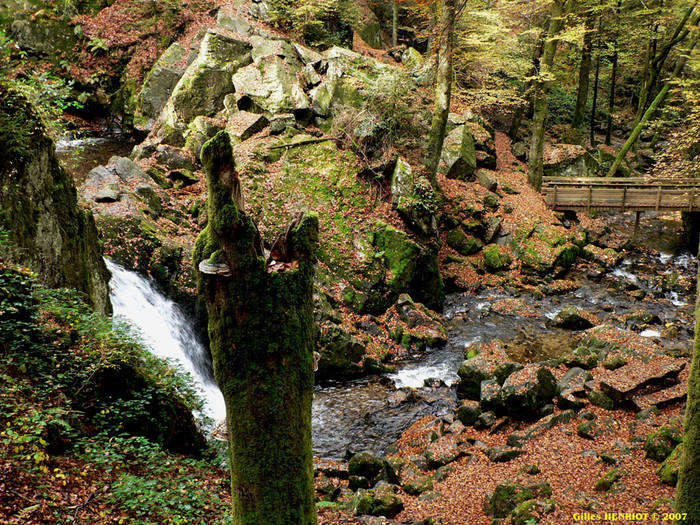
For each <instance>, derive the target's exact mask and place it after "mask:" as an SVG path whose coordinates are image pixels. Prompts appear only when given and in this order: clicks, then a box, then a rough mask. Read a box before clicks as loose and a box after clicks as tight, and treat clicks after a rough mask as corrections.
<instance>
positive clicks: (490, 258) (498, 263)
mask: <svg viewBox="0 0 700 525" xmlns="http://www.w3.org/2000/svg"><path fill="white" fill-rule="evenodd" d="M482 253H483V256H484V267H485V268H486V270H487V271H489V272H497V271H499V270H505V269H507V268H508V267H509V266H510V263H511V257H510V255H509V254H508V253H507V251H506V250H505V248H503V247H502V246H498V245H496V244H491V245H489V246H487V247H486V248H484V250H483V252H482Z"/></svg>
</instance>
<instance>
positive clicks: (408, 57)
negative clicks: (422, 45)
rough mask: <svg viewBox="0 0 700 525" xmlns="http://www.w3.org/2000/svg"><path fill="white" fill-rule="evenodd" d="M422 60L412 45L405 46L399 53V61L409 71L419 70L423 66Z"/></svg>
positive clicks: (421, 56)
mask: <svg viewBox="0 0 700 525" xmlns="http://www.w3.org/2000/svg"><path fill="white" fill-rule="evenodd" d="M423 62H424V60H423V55H421V54H420V52H419V51H418V50H417V49H416V48H414V47H407V48H406V49H405V50H404V51H403V53H401V63H402V64H403V65H404V66H405V67H406V69H408V70H409V71H418V70H420V69H421V68H422V67H423Z"/></svg>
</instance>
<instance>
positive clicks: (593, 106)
mask: <svg viewBox="0 0 700 525" xmlns="http://www.w3.org/2000/svg"><path fill="white" fill-rule="evenodd" d="M599 81H600V51H598V56H597V58H596V61H595V78H594V80H593V102H592V103H591V136H590V142H591V148H595V119H596V111H597V110H598V82H599Z"/></svg>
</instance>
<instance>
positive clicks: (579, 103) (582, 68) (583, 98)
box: [571, 16, 593, 129]
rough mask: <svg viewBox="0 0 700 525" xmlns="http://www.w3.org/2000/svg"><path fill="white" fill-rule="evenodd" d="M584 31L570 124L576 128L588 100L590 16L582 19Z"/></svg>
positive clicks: (590, 42)
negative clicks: (574, 106) (572, 115)
mask: <svg viewBox="0 0 700 525" xmlns="http://www.w3.org/2000/svg"><path fill="white" fill-rule="evenodd" d="M584 26H585V30H586V32H585V33H584V35H583V47H582V48H581V63H580V65H579V69H578V91H577V94H576V108H575V109H574V117H573V119H572V121H571V126H572V127H574V128H576V129H578V128H580V127H581V126H582V125H583V117H584V113H585V110H586V102H587V101H588V88H589V84H590V77H591V63H592V60H591V58H592V49H593V28H592V27H591V18H590V16H587V17H586V18H585V20H584Z"/></svg>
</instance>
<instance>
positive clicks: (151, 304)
mask: <svg viewBox="0 0 700 525" xmlns="http://www.w3.org/2000/svg"><path fill="white" fill-rule="evenodd" d="M130 149H131V145H128V144H125V143H124V142H123V141H122V140H121V139H120V137H118V136H109V137H96V138H81V139H70V138H68V139H66V140H64V141H58V142H57V152H58V153H59V156H61V157H62V158H63V159H64V164H65V165H66V167H67V169H68V170H69V171H70V172H71V173H72V175H73V177H74V179H75V180H76V184H77V185H79V184H81V183H82V182H83V181H84V178H85V176H86V174H87V172H88V171H89V170H90V169H91V168H92V167H94V166H95V165H97V164H104V163H106V162H107V159H108V158H109V157H110V156H111V155H127V154H128V152H129V150H130ZM66 159H67V160H66ZM71 159H72V162H71ZM78 164H79V165H80V169H78V168H75V165H78ZM632 217H633V214H625V215H616V216H611V217H610V218H609V222H610V224H611V227H612V228H613V229H617V230H623V231H625V232H629V231H631V226H630V225H631V221H632V220H633V219H632ZM680 228H681V226H680V220H679V219H678V218H677V217H674V216H670V217H669V216H668V215H665V216H664V215H659V216H656V215H653V214H649V215H645V216H644V217H643V220H642V223H641V225H640V232H639V236H638V239H639V240H638V241H637V243H636V246H635V248H637V249H636V250H633V251H631V252H630V255H628V256H627V258H625V259H624V260H622V261H621V262H620V264H618V265H617V266H616V267H615V268H612V269H609V270H607V271H599V270H587V269H586V268H585V266H584V267H582V268H578V269H576V270H574V271H572V272H570V274H569V275H567V279H570V280H572V281H575V283H576V287H575V289H574V290H573V291H570V292H566V293H563V294H560V295H557V294H552V295H545V296H543V297H542V296H537V297H535V296H532V295H527V296H522V297H515V296H514V295H512V294H507V293H505V292H503V291H498V290H488V289H487V290H482V291H481V292H480V293H478V294H470V293H456V294H450V295H448V296H447V299H446V301H445V306H444V310H443V319H444V320H445V322H446V326H447V329H448V343H447V345H445V346H444V347H442V348H434V349H428V351H427V352H425V354H424V355H422V356H420V358H416V359H413V360H408V361H404V362H402V363H400V364H398V365H397V367H396V371H395V372H393V373H389V374H384V375H382V376H373V377H369V378H364V379H359V380H355V381H342V382H326V383H324V384H322V385H317V386H316V387H315V391H314V400H313V408H312V425H313V446H314V455H315V456H317V457H319V458H327V459H342V458H344V457H345V456H346V455H347V454H348V452H358V451H363V450H368V451H372V452H374V453H376V454H382V453H384V452H385V451H386V449H387V447H389V446H390V445H391V444H392V443H393V442H394V441H395V440H396V439H397V438H398V437H399V436H400V435H401V433H402V432H403V431H404V430H405V429H406V428H407V427H408V426H410V425H411V424H412V423H413V422H415V421H416V420H417V419H419V418H422V417H423V416H426V415H437V416H440V415H446V414H449V413H452V412H453V410H454V407H455V404H456V395H455V389H454V388H452V386H453V385H454V383H455V382H456V381H457V379H458V376H457V369H458V368H459V365H460V363H461V362H462V361H463V360H464V358H465V354H466V351H467V350H468V349H469V348H470V347H471V346H472V345H474V344H479V343H487V342H489V341H490V340H492V339H495V338H498V339H502V340H504V341H507V342H508V343H509V344H510V343H511V342H513V343H515V345H514V346H515V347H517V346H518V345H519V344H520V343H524V344H522V345H521V346H527V343H531V342H532V341H533V340H534V341H538V340H539V341H540V344H539V346H538V345H535V346H536V347H538V348H539V347H542V349H543V350H542V351H543V352H544V354H543V355H537V353H535V354H534V355H533V354H527V355H525V354H524V355H522V356H521V357H522V360H524V361H526V360H538V359H546V358H548V357H552V355H551V352H558V355H560V354H561V353H563V351H565V350H566V347H567V345H568V344H569V343H570V342H571V339H572V332H570V331H564V330H557V329H552V328H551V327H549V326H548V323H549V321H550V320H551V319H553V318H554V317H555V316H556V315H557V313H558V312H560V311H561V310H562V309H564V308H566V307H568V306H576V307H579V308H581V309H583V310H586V311H588V312H590V313H592V314H594V315H595V316H597V317H598V319H599V320H600V322H601V323H608V324H612V325H614V326H617V327H620V328H626V329H630V330H633V331H636V332H637V333H639V334H640V335H642V336H645V337H650V338H653V339H654V340H657V341H659V342H660V343H661V344H663V345H664V346H665V347H667V348H669V347H674V346H677V347H682V346H686V347H687V346H688V345H689V344H690V342H691V340H692V329H693V317H694V306H693V305H694V292H695V272H696V265H695V258H694V257H693V256H692V255H691V254H690V253H689V252H686V251H683V248H682V241H681V235H680ZM645 245H646V246H647V247H648V246H654V247H656V248H657V250H659V251H656V252H651V253H649V251H648V250H646V249H644V248H645ZM106 262H107V266H108V268H109V270H110V272H111V273H112V279H111V281H110V288H111V293H110V297H111V300H112V304H113V307H114V315H115V318H116V319H121V320H123V321H126V322H127V323H129V324H130V325H132V326H133V327H134V329H135V330H136V331H137V332H138V333H140V335H141V337H142V339H143V341H144V343H145V344H146V346H147V347H148V348H149V349H150V350H151V351H152V352H153V353H154V354H155V355H158V356H160V357H163V358H165V359H168V360H170V361H171V362H172V363H173V364H174V365H176V366H178V367H179V368H181V369H182V370H184V371H185V372H187V373H189V374H190V376H191V377H192V379H193V380H194V383H195V384H196V386H197V387H198V388H199V390H200V393H201V395H202V397H203V399H204V401H205V409H204V414H203V415H205V416H207V417H208V418H211V419H213V420H214V421H220V420H222V419H224V417H225V414H226V409H225V405H224V401H223V397H222V395H221V393H220V391H219V389H218V387H217V386H216V384H215V382H214V379H213V373H212V368H211V361H210V358H209V355H208V352H207V350H206V348H205V345H204V344H203V343H202V342H201V341H199V340H198V338H197V335H196V330H195V327H194V322H193V320H192V319H190V318H188V316H187V315H186V313H185V312H184V310H183V309H182V308H180V307H179V306H178V305H177V304H175V303H174V302H173V301H172V300H170V299H168V298H167V297H165V296H164V295H163V294H162V293H161V292H160V290H159V289H158V287H157V286H156V285H155V284H154V283H153V282H152V281H151V280H149V279H148V278H145V277H143V276H142V275H140V274H137V273H135V272H132V271H129V270H126V269H124V268H122V267H121V266H119V265H118V264H116V263H115V262H112V261H109V260H107V261H106ZM513 306H514V307H513ZM638 310H644V311H645V312H648V313H652V314H656V315H658V316H659V318H660V320H661V323H660V324H658V325H653V326H650V327H646V326H636V325H635V324H634V323H633V322H630V321H625V315H626V314H629V313H632V312H635V311H638ZM668 324H673V325H674V329H675V331H674V333H673V335H668V334H664V333H663V332H664V327H665V326H666V325H668ZM530 346H532V345H530ZM547 352H549V353H547Z"/></svg>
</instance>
